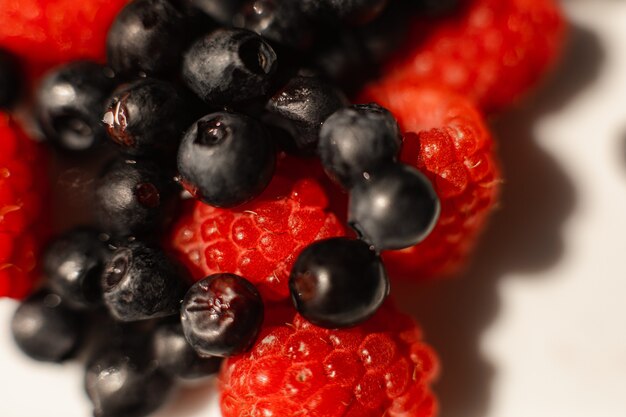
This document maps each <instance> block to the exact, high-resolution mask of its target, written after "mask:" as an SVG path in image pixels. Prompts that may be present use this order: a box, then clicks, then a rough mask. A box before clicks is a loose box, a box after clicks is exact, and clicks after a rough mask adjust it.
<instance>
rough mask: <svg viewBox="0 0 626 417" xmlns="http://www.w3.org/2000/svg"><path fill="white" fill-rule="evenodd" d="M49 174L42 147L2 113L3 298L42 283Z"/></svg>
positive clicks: (0, 246)
mask: <svg viewBox="0 0 626 417" xmlns="http://www.w3.org/2000/svg"><path fill="white" fill-rule="evenodd" d="M45 169H46V168H45V164H44V160H43V154H42V153H41V149H39V147H38V145H37V144H36V143H34V142H32V141H31V140H29V138H27V137H26V136H25V134H24V133H23V132H22V130H21V129H20V128H19V127H18V126H17V125H16V124H15V123H14V122H13V121H12V120H11V119H10V117H9V116H8V115H6V114H4V113H0V297H11V298H17V299H21V298H24V297H25V296H27V295H28V294H29V293H30V291H31V290H32V288H33V286H34V284H35V283H36V280H37V278H38V265H37V259H38V254H39V251H40V247H41V242H42V238H43V237H44V236H45V233H46V226H47V222H46V220H45V219H44V212H43V210H42V209H43V203H44V201H45V190H46V189H47V186H46V185H45V184H44V182H43V181H42V179H44V178H47V175H46V171H45Z"/></svg>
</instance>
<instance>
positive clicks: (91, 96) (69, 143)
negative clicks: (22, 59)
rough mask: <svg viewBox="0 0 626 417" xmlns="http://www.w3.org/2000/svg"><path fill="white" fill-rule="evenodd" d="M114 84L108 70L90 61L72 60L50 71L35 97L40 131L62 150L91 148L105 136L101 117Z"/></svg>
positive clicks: (76, 150)
mask: <svg viewBox="0 0 626 417" xmlns="http://www.w3.org/2000/svg"><path fill="white" fill-rule="evenodd" d="M114 87H115V81H114V79H113V75H112V73H111V72H110V70H107V69H106V68H104V67H102V66H100V65H98V64H96V63H94V62H89V61H76V62H73V63H70V64H67V65H65V66H63V67H61V68H58V69H56V70H54V71H53V72H51V73H50V74H49V75H47V76H46V78H45V79H44V80H43V81H42V83H41V85H40V86H39V88H38V90H37V96H36V99H35V107H36V110H35V111H36V116H37V121H38V122H39V126H40V127H41V130H42V131H43V133H44V134H45V135H46V137H47V138H48V139H49V140H50V141H51V142H52V144H53V145H55V146H57V147H58V148H61V149H63V150H68V151H75V152H79V151H86V150H90V149H93V148H94V147H95V146H96V145H98V144H100V143H102V142H103V141H104V140H105V139H106V131H105V129H104V126H103V124H102V122H101V116H102V110H103V108H104V105H105V101H106V99H107V97H108V96H109V94H110V93H111V91H112V90H113V88H114Z"/></svg>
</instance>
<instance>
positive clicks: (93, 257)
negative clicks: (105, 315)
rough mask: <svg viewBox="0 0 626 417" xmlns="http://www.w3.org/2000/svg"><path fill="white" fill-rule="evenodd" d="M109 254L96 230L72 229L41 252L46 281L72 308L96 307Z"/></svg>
mask: <svg viewBox="0 0 626 417" xmlns="http://www.w3.org/2000/svg"><path fill="white" fill-rule="evenodd" d="M109 255H110V252H109V250H108V247H107V245H106V243H105V242H103V241H102V239H101V238H100V233H99V232H98V231H96V230H94V229H90V228H86V227H79V228H76V229H73V230H71V231H69V232H67V233H65V234H64V235H62V236H60V237H58V238H57V239H55V240H54V241H52V243H51V244H50V245H49V246H48V247H47V249H46V251H45V253H44V256H43V269H44V272H45V274H46V276H47V278H48V284H49V285H50V287H51V288H52V290H53V291H54V292H56V293H57V294H59V295H60V296H61V297H62V298H63V301H64V302H65V303H66V304H67V305H68V306H69V307H71V308H75V309H86V308H93V307H96V306H98V305H99V304H100V303H101V301H102V294H101V291H100V276H101V275H102V271H103V269H104V263H105V262H106V261H107V259H108V257H109Z"/></svg>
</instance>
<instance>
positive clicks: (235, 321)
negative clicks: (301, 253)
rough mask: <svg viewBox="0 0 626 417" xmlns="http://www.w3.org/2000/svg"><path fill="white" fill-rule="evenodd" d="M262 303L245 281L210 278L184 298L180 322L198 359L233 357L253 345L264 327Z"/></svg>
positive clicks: (233, 277)
mask: <svg viewBox="0 0 626 417" xmlns="http://www.w3.org/2000/svg"><path fill="white" fill-rule="evenodd" d="M263 310H264V307H263V300H262V299H261V295H260V294H259V292H258V291H257V289H256V288H255V287H254V285H252V284H251V283H250V282H249V281H248V280H246V279H245V278H242V277H240V276H238V275H235V274H216V275H211V276H209V277H207V278H205V279H203V280H201V281H198V282H196V283H195V284H194V285H193V286H192V287H191V288H190V289H189V291H188V292H187V294H186V295H185V299H184V300H183V304H182V306H181V309H180V319H181V323H182V326H183V331H184V333H185V337H186V338H187V341H188V342H189V344H190V345H191V346H192V347H193V349H194V350H195V351H196V352H197V353H198V354H199V355H201V356H204V357H207V356H232V355H236V354H238V353H242V352H244V351H246V350H247V349H248V348H249V347H250V345H252V343H254V341H255V339H256V337H257V335H258V334H259V331H260V329H261V324H262V323H263Z"/></svg>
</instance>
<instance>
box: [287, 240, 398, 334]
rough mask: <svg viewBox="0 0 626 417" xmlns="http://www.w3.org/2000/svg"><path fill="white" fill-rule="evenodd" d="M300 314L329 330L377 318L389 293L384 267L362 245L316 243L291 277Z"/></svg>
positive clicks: (302, 253) (368, 248) (358, 241)
mask: <svg viewBox="0 0 626 417" xmlns="http://www.w3.org/2000/svg"><path fill="white" fill-rule="evenodd" d="M289 289H290V290H291V297H292V299H293V302H294V304H295V306H296V309H297V310H298V312H299V313H300V314H301V315H302V316H303V317H304V318H306V319H307V320H309V321H311V322H312V323H314V324H316V325H318V326H322V327H328V328H338V327H348V326H353V325H355V324H358V323H361V322H363V321H364V320H366V319H367V318H369V317H371V316H372V315H373V314H374V313H375V312H376V311H377V310H378V308H379V307H380V306H381V305H382V303H383V301H384V300H385V298H386V297H387V295H388V294H389V282H388V280H387V274H386V273H385V268H384V267H383V264H382V262H381V260H380V258H379V257H378V255H377V254H376V252H374V251H373V250H372V249H371V248H370V246H369V245H368V244H367V243H365V242H363V241H360V240H354V239H348V238H334V239H327V240H322V241H318V242H315V243H313V244H311V245H310V246H308V247H307V248H305V249H304V250H303V251H302V252H301V253H300V255H299V256H298V259H297V260H296V262H295V264H294V266H293V269H292V270H291V277H290V278H289Z"/></svg>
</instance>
